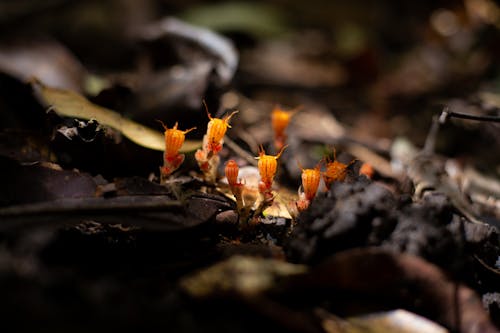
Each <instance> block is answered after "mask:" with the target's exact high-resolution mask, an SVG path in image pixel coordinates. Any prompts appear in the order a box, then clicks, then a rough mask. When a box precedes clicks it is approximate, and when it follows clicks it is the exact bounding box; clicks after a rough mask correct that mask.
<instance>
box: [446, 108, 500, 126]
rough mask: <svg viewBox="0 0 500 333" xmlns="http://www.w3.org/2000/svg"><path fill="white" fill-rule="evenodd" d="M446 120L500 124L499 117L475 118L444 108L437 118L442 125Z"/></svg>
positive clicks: (474, 116)
mask: <svg viewBox="0 0 500 333" xmlns="http://www.w3.org/2000/svg"><path fill="white" fill-rule="evenodd" d="M448 118H460V119H468V120H476V121H489V122H493V123H500V117H498V116H477V115H473V114H468V113H460V112H454V111H450V108H449V107H448V106H446V107H445V108H444V110H443V111H442V112H441V115H440V116H439V122H440V123H441V124H444V123H445V122H446V120H448Z"/></svg>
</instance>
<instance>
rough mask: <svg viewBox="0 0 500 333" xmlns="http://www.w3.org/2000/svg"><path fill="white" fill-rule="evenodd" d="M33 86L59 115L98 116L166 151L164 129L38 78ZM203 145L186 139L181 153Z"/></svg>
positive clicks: (148, 145) (139, 141) (133, 138)
mask: <svg viewBox="0 0 500 333" xmlns="http://www.w3.org/2000/svg"><path fill="white" fill-rule="evenodd" d="M33 87H34V89H35V91H36V94H37V97H38V98H39V99H40V100H41V101H42V103H43V104H45V105H47V106H48V107H50V109H52V110H54V111H55V112H56V113H57V114H59V115H62V116H65V117H74V118H79V119H86V120H90V119H96V120H97V121H98V122H99V123H100V124H102V125H105V126H109V127H111V128H113V129H115V130H118V131H120V132H121V133H122V134H123V135H124V136H126V137H127V138H128V139H130V140H131V141H132V142H134V143H136V144H138V145H140V146H142V147H145V148H149V149H154V150H159V151H163V150H165V139H164V136H163V134H162V133H161V132H158V131H155V130H153V129H151V128H149V127H146V126H144V125H141V124H139V123H136V122H134V121H132V120H130V119H127V118H124V117H122V116H121V115H120V114H119V113H118V112H116V111H113V110H110V109H106V108H104V107H101V106H99V105H95V104H93V103H91V102H90V101H88V100H87V99H86V98H85V97H83V96H82V95H80V94H78V93H76V92H74V91H70V90H64V89H56V88H51V87H48V86H45V85H43V84H42V83H40V82H38V81H35V82H33ZM200 146H201V143H200V142H199V141H189V140H186V141H185V142H184V145H183V146H182V148H181V149H180V152H188V151H193V150H195V149H196V148H198V147H200Z"/></svg>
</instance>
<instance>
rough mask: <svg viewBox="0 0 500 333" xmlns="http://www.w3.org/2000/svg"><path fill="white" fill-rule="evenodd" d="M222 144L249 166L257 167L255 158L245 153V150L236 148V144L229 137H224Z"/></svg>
mask: <svg viewBox="0 0 500 333" xmlns="http://www.w3.org/2000/svg"><path fill="white" fill-rule="evenodd" d="M224 142H225V143H226V145H227V146H228V147H229V148H230V149H231V150H232V151H234V152H235V153H236V154H238V155H240V156H241V157H242V158H244V159H245V160H246V161H247V162H248V163H250V164H251V165H254V166H257V160H256V159H255V156H253V155H252V154H250V153H249V152H247V151H246V150H245V149H243V148H241V147H240V146H238V144H237V143H236V142H234V141H233V140H232V139H231V138H230V137H228V136H227V135H226V136H225V137H224Z"/></svg>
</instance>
